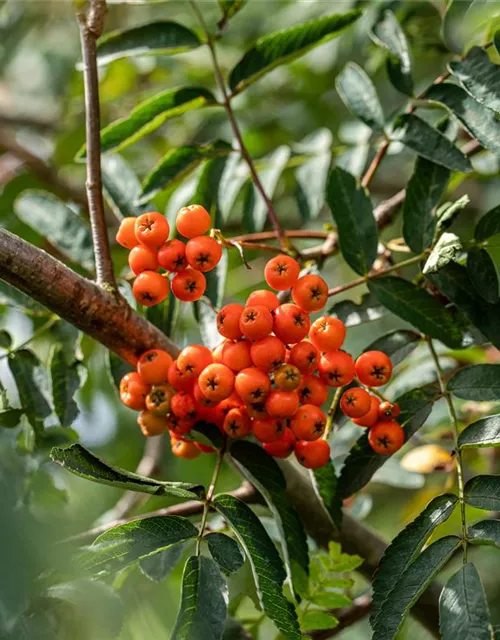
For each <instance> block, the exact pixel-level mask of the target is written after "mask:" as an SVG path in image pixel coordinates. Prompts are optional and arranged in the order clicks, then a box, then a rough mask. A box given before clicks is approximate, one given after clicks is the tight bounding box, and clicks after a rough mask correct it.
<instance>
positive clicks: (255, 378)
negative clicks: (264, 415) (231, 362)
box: [234, 367, 271, 404]
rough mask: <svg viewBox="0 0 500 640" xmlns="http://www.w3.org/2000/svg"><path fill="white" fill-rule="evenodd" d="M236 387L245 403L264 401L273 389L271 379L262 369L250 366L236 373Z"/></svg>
mask: <svg viewBox="0 0 500 640" xmlns="http://www.w3.org/2000/svg"><path fill="white" fill-rule="evenodd" d="M234 388H235V390H236V393H237V394H238V396H239V397H240V398H241V400H242V401H243V402H244V403H245V404H252V403H253V402H262V401H263V400H265V398H266V396H267V394H268V393H269V391H270V390H271V380H270V379H269V376H268V375H267V374H265V373H264V372H263V371H260V369H256V368H255V367H248V369H243V370H242V371H240V372H239V373H238V374H237V375H236V380H235V383H234Z"/></svg>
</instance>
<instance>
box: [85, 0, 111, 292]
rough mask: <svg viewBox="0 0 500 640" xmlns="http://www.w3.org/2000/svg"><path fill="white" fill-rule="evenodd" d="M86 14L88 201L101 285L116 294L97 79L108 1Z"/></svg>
mask: <svg viewBox="0 0 500 640" xmlns="http://www.w3.org/2000/svg"><path fill="white" fill-rule="evenodd" d="M89 2H90V6H89V8H88V11H86V12H78V13H77V18H78V24H79V27H80V41H81V45H82V58H83V82H84V87H85V131H86V144H87V182H86V187H87V199H88V203H89V214H90V224H91V227H92V240H93V243H94V254H95V266H96V275H97V283H98V284H99V285H100V286H104V287H106V288H108V289H110V290H113V291H114V290H116V281H115V275H114V271H113V261H112V259H111V251H110V248H109V239H108V230H107V228H106V220H105V215H104V200H103V197H102V176H101V137H100V129H101V119H100V110H99V78H98V75H97V46H96V41H97V38H99V36H100V35H101V33H102V31H103V28H104V20H105V18H106V11H107V9H106V0H89Z"/></svg>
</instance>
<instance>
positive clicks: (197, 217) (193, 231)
mask: <svg viewBox="0 0 500 640" xmlns="http://www.w3.org/2000/svg"><path fill="white" fill-rule="evenodd" d="M175 225H176V227H177V231H178V232H179V233H180V234H181V236H184V237H185V238H195V237H196V236H202V235H203V234H204V233H206V232H207V231H208V230H209V229H210V227H211V226H212V219H211V217H210V214H209V213H208V211H207V210H206V209H205V207H202V206H201V204H190V205H189V206H187V207H182V209H180V210H179V212H178V213H177V218H176V220H175Z"/></svg>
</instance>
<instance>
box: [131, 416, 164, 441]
mask: <svg viewBox="0 0 500 640" xmlns="http://www.w3.org/2000/svg"><path fill="white" fill-rule="evenodd" d="M137 424H138V425H139V427H140V429H141V431H142V433H143V434H144V435H145V436H159V435H160V434H161V433H163V432H164V431H166V430H167V429H168V422H167V418H166V417H165V416H160V415H158V414H156V413H152V412H151V411H141V413H140V414H139V417H138V418H137Z"/></svg>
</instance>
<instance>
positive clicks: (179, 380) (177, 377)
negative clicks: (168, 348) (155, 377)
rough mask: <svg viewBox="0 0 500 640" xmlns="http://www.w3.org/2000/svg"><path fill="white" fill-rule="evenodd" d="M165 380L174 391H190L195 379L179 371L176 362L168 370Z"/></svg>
mask: <svg viewBox="0 0 500 640" xmlns="http://www.w3.org/2000/svg"><path fill="white" fill-rule="evenodd" d="M167 380H168V383H169V384H170V385H171V386H172V387H173V388H174V389H175V390H176V391H191V390H192V388H193V385H194V383H195V378H193V377H191V376H187V375H186V374H185V373H183V372H182V371H180V370H179V367H178V366H177V360H175V361H174V362H172V364H171V365H170V367H169V368H168V375H167Z"/></svg>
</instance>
